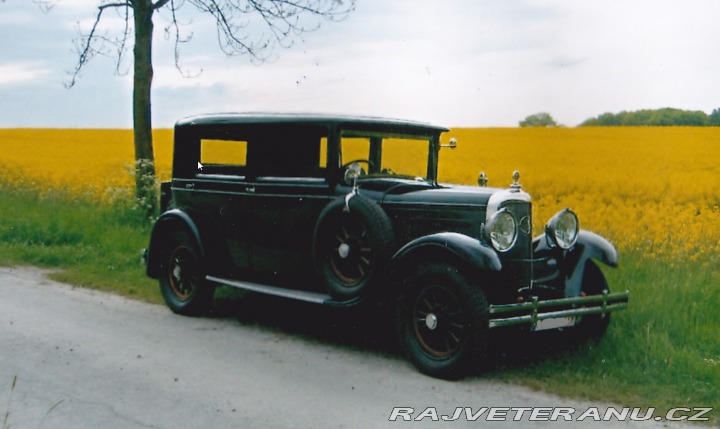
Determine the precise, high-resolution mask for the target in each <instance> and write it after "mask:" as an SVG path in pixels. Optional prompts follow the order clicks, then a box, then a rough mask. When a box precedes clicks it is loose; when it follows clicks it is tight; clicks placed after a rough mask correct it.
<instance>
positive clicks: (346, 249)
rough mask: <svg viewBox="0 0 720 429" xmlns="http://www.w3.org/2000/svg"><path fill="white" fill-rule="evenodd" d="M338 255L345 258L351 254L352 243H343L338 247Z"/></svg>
mask: <svg viewBox="0 0 720 429" xmlns="http://www.w3.org/2000/svg"><path fill="white" fill-rule="evenodd" d="M338 255H340V257H341V258H343V259H345V258H347V257H348V256H349V255H350V245H349V244H347V243H342V244H341V245H340V246H339V247H338Z"/></svg>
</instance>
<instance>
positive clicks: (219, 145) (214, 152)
mask: <svg viewBox="0 0 720 429" xmlns="http://www.w3.org/2000/svg"><path fill="white" fill-rule="evenodd" d="M247 147H248V144H247V142H246V141H237V140H214V139H202V140H200V164H202V169H200V168H199V167H200V166H198V175H203V174H205V175H207V174H221V175H229V176H244V175H245V174H246V171H245V166H246V165H247Z"/></svg>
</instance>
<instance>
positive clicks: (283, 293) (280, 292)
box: [205, 276, 360, 307]
mask: <svg viewBox="0 0 720 429" xmlns="http://www.w3.org/2000/svg"><path fill="white" fill-rule="evenodd" d="M205 279H206V280H207V281H209V282H213V283H218V284H221V285H225V286H231V287H234V288H238V289H243V290H247V291H251V292H257V293H263V294H266V295H273V296H278V297H281V298H288V299H294V300H296V301H304V302H310V303H313V304H322V305H328V306H331V307H351V306H353V305H356V304H358V303H359V302H360V298H353V299H349V300H346V301H336V300H334V299H333V297H332V296H330V295H328V294H324V293H317V292H306V291H301V290H295V289H287V288H282V287H278V286H269V285H264V284H260V283H253V282H248V281H240V280H233V279H223V278H220V277H215V276H205Z"/></svg>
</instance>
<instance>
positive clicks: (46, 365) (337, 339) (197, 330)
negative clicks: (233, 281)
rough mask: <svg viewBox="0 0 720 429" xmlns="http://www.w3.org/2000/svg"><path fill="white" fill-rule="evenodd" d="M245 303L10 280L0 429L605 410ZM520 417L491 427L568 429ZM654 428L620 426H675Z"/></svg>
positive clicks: (19, 271) (310, 318)
mask: <svg viewBox="0 0 720 429" xmlns="http://www.w3.org/2000/svg"><path fill="white" fill-rule="evenodd" d="M244 300H248V301H247V302H246V303H245V304H243V305H242V306H241V308H240V310H236V311H237V313H225V314H223V310H222V303H221V305H220V309H219V310H218V313H219V315H216V316H215V317H209V318H199V319H196V318H187V317H181V316H177V315H174V314H172V313H171V312H170V311H169V310H167V309H166V308H165V307H163V306H158V305H149V304H144V303H140V302H135V301H132V300H128V299H125V298H121V297H118V296H114V295H109V294H105V293H101V292H96V291H89V290H85V289H81V288H73V287H70V286H67V285H62V284H59V283H56V282H53V281H50V280H48V279H47V278H46V277H45V276H44V275H43V273H42V272H41V271H39V270H36V269H30V268H0V363H1V364H0V422H3V420H4V424H2V425H0V427H3V428H7V427H10V428H14V429H21V428H73V429H80V428H93V429H97V428H168V429H178V428H208V429H210V428H262V429H268V428H380V427H410V426H411V427H434V428H435V427H467V426H471V427H478V426H480V425H483V423H484V419H482V418H481V419H480V421H468V420H467V419H466V418H465V417H464V415H463V417H461V418H458V419H457V420H455V421H438V422H436V421H433V420H432V414H433V412H432V411H430V412H429V414H426V415H425V418H423V419H422V421H419V422H412V423H410V422H404V421H396V422H391V421H388V419H389V418H390V416H391V413H392V411H393V408H394V407H406V408H413V410H414V414H412V416H413V417H418V416H419V414H420V413H421V412H422V411H424V410H427V409H428V407H430V408H434V409H435V410H436V411H437V414H438V417H439V418H440V419H442V416H443V415H444V416H446V417H450V416H452V414H453V413H454V411H455V409H456V408H457V407H469V408H471V409H472V411H473V412H476V411H477V410H479V409H480V408H481V407H487V406H495V407H530V406H536V407H574V408H576V409H578V410H585V409H587V408H588V407H598V406H601V404H592V403H585V402H580V401H572V400H567V399H559V398H555V397H552V396H548V395H545V394H542V393H536V392H532V391H530V390H527V389H525V388H521V387H516V386H512V385H507V384H503V383H499V382H496V381H492V380H488V379H486V378H483V377H474V378H469V379H466V380H463V381H460V382H445V381H440V380H435V379H432V378H428V377H426V376H423V375H421V374H419V373H418V372H416V371H415V369H414V368H413V367H412V366H411V365H410V364H408V363H407V362H406V361H405V360H403V359H402V358H400V357H398V356H397V355H396V354H393V353H389V352H384V353H383V352H382V351H381V350H382V347H379V348H378V347H373V346H372V344H371V343H367V344H369V345H368V347H364V346H363V344H365V342H364V341H365V340H362V339H360V340H358V341H351V342H350V344H349V345H348V344H347V343H346V342H344V341H343V340H342V335H340V332H341V331H343V329H338V328H337V326H334V325H333V322H332V320H333V319H332V317H326V316H327V315H323V314H322V312H321V311H320V310H319V309H318V308H316V307H313V306H295V304H292V303H289V304H286V303H284V302H280V301H272V302H273V303H277V307H276V308H274V309H273V310H272V311H270V310H268V309H267V308H263V306H262V305H261V304H263V302H264V301H262V300H253V298H252V297H246V298H245V299H244ZM241 313H242V314H245V316H240V314H241ZM248 314H249V315H248ZM268 315H269V316H268ZM318 315H319V316H318ZM295 322H297V324H298V325H300V326H302V327H301V328H298V329H296V328H294V326H295V325H296V323H295ZM308 326H310V328H308ZM341 328H342V327H341ZM328 332H329V334H328ZM352 332H354V333H357V332H358V331H352ZM316 333H319V334H316ZM358 335H362V333H360V334H358ZM378 350H380V351H378ZM13 384H14V386H13ZM515 415H516V414H512V413H511V414H510V417H509V418H507V420H508V421H507V422H504V423H503V422H498V423H494V424H495V425H497V424H499V425H500V426H510V425H513V426H514V427H536V426H537V425H544V426H553V427H555V426H557V425H558V423H552V422H531V421H528V417H529V412H528V413H524V414H523V415H522V417H523V420H522V421H519V422H513V421H512V419H513V416H515ZM399 417H400V418H399V420H402V417H401V416H399ZM647 423H649V424H643V425H640V424H638V423H632V424H627V423H625V422H615V423H614V424H613V425H612V426H615V427H624V428H626V427H639V426H642V427H665V426H664V425H661V424H660V423H654V422H647ZM562 425H572V426H574V427H586V426H599V425H598V424H597V422H593V421H592V419H590V421H588V420H586V421H583V422H572V423H567V424H565V423H563V424H562ZM603 426H605V425H603Z"/></svg>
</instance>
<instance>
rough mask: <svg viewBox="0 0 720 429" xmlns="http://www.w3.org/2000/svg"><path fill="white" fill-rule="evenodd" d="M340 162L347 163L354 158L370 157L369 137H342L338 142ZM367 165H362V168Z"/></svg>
mask: <svg viewBox="0 0 720 429" xmlns="http://www.w3.org/2000/svg"><path fill="white" fill-rule="evenodd" d="M340 152H341V153H340V161H341V162H340V163H341V164H342V165H345V164H347V163H348V162H350V161H354V160H356V159H368V158H369V157H370V139H369V138H365V137H343V139H342V141H341V142H340ZM365 167H367V166H365V165H363V168H365Z"/></svg>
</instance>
